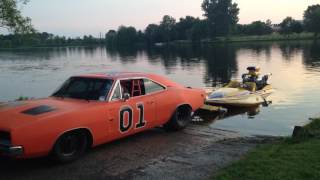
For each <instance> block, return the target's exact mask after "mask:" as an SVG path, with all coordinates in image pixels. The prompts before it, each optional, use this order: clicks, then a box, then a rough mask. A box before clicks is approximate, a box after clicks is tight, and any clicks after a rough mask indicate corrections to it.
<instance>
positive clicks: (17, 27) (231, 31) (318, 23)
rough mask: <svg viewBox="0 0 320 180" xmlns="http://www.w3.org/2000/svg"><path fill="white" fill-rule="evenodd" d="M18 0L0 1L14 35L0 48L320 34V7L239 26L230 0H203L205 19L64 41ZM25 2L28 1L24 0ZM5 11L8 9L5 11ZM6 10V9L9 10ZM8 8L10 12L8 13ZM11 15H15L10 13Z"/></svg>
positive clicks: (0, 20) (169, 20)
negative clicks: (39, 27)
mask: <svg viewBox="0 0 320 180" xmlns="http://www.w3.org/2000/svg"><path fill="white" fill-rule="evenodd" d="M17 1H19V0H2V1H1V2H0V10H1V11H0V27H7V28H9V29H11V30H12V31H13V32H14V34H12V35H2V36H0V47H17V46H60V45H93V44H102V43H103V44H104V43H106V44H107V45H112V46H117V45H132V44H137V43H141V44H155V43H168V42H172V41H192V42H201V41H210V40H214V39H216V38H218V37H228V36H251V35H268V34H272V33H275V32H277V33H280V34H284V35H290V34H292V33H297V34H299V33H302V32H313V33H315V36H317V35H318V33H319V32H320V5H312V6H309V7H308V8H307V10H306V11H305V12H304V19H303V20H301V21H299V20H295V19H293V18H292V17H287V18H285V19H284V20H283V21H282V22H281V23H280V24H272V22H271V21H270V20H267V21H266V22H263V21H254V22H252V23H250V24H239V23H238V21H239V17H238V15H239V12H240V9H239V8H238V5H237V4H236V3H233V2H232V0H203V3H202V5H201V7H202V10H203V12H204V18H203V19H200V18H198V17H192V16H186V17H183V18H180V19H179V20H176V19H175V18H173V17H172V16H169V15H165V16H163V18H162V20H161V21H160V23H158V24H149V25H148V26H147V27H146V28H145V29H144V30H137V29H136V28H135V27H131V26H129V27H128V26H120V27H119V28H118V29H117V30H109V31H108V32H107V33H106V35H105V38H103V39H98V38H94V37H93V36H91V35H89V36H84V37H82V38H66V37H60V36H54V35H53V34H49V33H46V32H44V33H38V32H36V31H35V30H34V29H33V27H32V25H31V20H30V18H25V17H22V16H21V14H20V11H18V10H16V9H17ZM23 2H24V3H26V2H27V0H23ZM6 9H7V10H6ZM8 9H9V10H8ZM10 9H11V10H10ZM9 12H14V13H11V14H10V13H9Z"/></svg>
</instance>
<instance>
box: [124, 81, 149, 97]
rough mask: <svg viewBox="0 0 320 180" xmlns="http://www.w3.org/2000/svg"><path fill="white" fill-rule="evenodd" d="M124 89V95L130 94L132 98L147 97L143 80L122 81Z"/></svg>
mask: <svg viewBox="0 0 320 180" xmlns="http://www.w3.org/2000/svg"><path fill="white" fill-rule="evenodd" d="M120 84H121V88H122V93H123V94H122V95H124V93H128V94H129V95H130V97H137V96H143V95H145V94H146V93H145V87H144V81H143V79H128V80H121V81H120Z"/></svg>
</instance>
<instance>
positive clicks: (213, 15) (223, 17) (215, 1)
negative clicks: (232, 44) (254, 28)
mask: <svg viewBox="0 0 320 180" xmlns="http://www.w3.org/2000/svg"><path fill="white" fill-rule="evenodd" d="M202 9H203V11H204V12H205V14H204V16H205V17H207V19H208V23H209V27H210V34H211V37H216V36H225V35H228V34H229V33H230V31H231V30H232V29H233V28H234V26H235V25H236V24H237V22H238V21H239V18H238V14H239V8H238V4H236V3H232V0H204V1H203V3H202Z"/></svg>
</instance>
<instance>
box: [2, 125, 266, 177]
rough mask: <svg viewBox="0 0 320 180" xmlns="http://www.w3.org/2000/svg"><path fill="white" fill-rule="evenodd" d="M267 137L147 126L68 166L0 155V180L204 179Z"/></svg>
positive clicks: (193, 127)
mask: <svg viewBox="0 0 320 180" xmlns="http://www.w3.org/2000/svg"><path fill="white" fill-rule="evenodd" d="M270 140H272V138H268V137H243V136H241V135H240V134H239V133H237V132H233V131H226V130H221V129H213V128H210V127H208V126H206V125H199V124H198V125H196V124H193V125H191V126H189V127H188V128H187V129H185V130H183V131H180V132H165V131H164V130H162V129H153V130H150V131H146V132H143V133H140V134H137V135H135V136H131V137H128V138H125V139H122V140H118V141H115V142H113V143H109V144H106V145H102V146H99V147H97V148H94V149H92V150H90V151H89V152H88V153H87V154H86V155H85V156H84V157H82V158H81V159H79V160H78V161H76V162H73V163H70V164H64V165H61V164H60V165H59V164H53V163H52V162H50V161H48V159H46V158H41V159H30V160H17V161H12V160H6V159H0V179H1V180H2V179H4V180H7V179H8V180H9V179H39V180H51V179H59V180H69V179H70V180H71V179H74V180H81V179H85V180H87V179H91V180H95V179H98V180H99V179H139V180H140V179H184V180H188V179H190V180H191V179H192V180H193V179H208V178H209V177H212V175H214V173H215V172H216V171H217V170H218V169H220V168H222V167H225V166H226V165H228V164H229V163H231V162H233V161H235V160H238V159H240V158H241V157H242V156H243V155H244V154H246V153H247V152H248V151H249V150H251V149H253V148H254V147H255V146H256V145H258V144H263V143H267V142H269V141H270Z"/></svg>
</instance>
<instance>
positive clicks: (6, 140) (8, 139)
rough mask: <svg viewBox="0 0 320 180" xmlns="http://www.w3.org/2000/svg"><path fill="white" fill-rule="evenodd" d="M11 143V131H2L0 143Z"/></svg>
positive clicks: (0, 132)
mask: <svg viewBox="0 0 320 180" xmlns="http://www.w3.org/2000/svg"><path fill="white" fill-rule="evenodd" d="M10 143H11V136H10V133H9V132H5V131H0V144H3V145H7V144H10Z"/></svg>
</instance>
